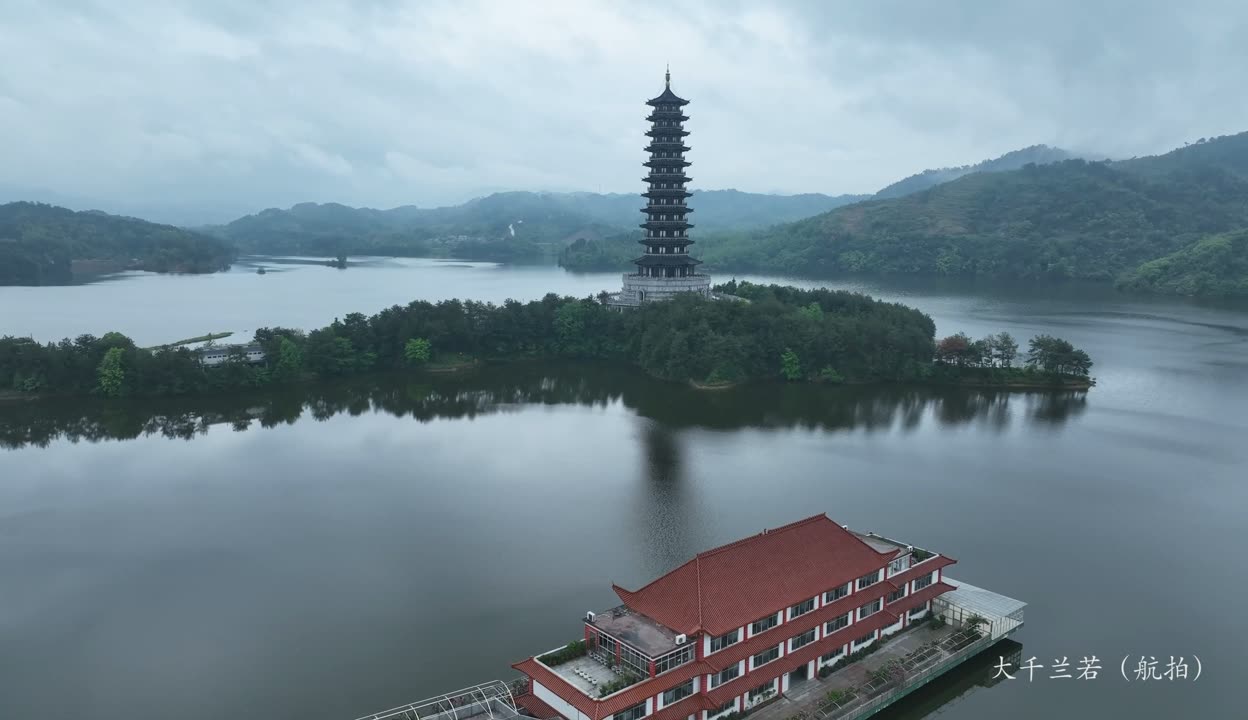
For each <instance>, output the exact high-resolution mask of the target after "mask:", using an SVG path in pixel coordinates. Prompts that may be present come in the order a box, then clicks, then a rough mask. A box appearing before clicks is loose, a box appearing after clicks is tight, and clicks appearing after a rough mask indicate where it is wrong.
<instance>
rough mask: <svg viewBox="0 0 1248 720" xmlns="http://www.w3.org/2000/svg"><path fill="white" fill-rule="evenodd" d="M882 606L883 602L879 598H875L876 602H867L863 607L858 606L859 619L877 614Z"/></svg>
mask: <svg viewBox="0 0 1248 720" xmlns="http://www.w3.org/2000/svg"><path fill="white" fill-rule="evenodd" d="M881 606H882V603H881V602H880V600H879V599H878V598H877V599H876V600H875V602H870V603H867V604H866V605H863V606H862V607H860V608H858V619H859V620H861V619H863V618H865V617H868V616H871V615H874V614H876V613H877V612H879V611H880V607H881Z"/></svg>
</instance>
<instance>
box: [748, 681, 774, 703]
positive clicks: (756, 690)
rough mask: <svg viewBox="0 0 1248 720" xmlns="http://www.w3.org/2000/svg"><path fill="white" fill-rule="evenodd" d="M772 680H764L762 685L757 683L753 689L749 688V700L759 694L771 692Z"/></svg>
mask: <svg viewBox="0 0 1248 720" xmlns="http://www.w3.org/2000/svg"><path fill="white" fill-rule="evenodd" d="M774 682H775V681H774V680H773V681H770V682H765V683H763V684H762V685H759V686H758V687H756V688H754V689H753V690H751V691H750V699H751V700H753V699H754V698H756V697H758V696H759V695H763V694H766V693H769V692H771V686H772V684H773V683H774Z"/></svg>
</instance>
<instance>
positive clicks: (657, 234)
mask: <svg viewBox="0 0 1248 720" xmlns="http://www.w3.org/2000/svg"><path fill="white" fill-rule="evenodd" d="M668 233H671V234H670V235H669V234H668ZM665 237H673V238H683V237H688V235H686V234H685V231H684V230H651V231H650V234H649V235H647V236H646V239H647V240H653V239H655V238H665Z"/></svg>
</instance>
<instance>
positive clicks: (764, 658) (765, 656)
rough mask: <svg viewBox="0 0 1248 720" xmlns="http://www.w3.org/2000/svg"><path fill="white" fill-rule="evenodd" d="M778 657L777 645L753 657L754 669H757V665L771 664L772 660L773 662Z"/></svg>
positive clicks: (778, 647)
mask: <svg viewBox="0 0 1248 720" xmlns="http://www.w3.org/2000/svg"><path fill="white" fill-rule="evenodd" d="M778 657H780V646H779V645H777V646H775V647H771V648H767V649H766V650H764V651H762V652H760V653H759V654H757V655H755V656H754V667H758V666H759V665H766V664H767V663H769V662H771V661H772V660H775V659H776V658H778Z"/></svg>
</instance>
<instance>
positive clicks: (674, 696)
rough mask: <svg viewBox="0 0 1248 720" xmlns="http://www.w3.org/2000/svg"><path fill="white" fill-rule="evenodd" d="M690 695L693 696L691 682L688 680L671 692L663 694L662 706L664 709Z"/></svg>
mask: <svg viewBox="0 0 1248 720" xmlns="http://www.w3.org/2000/svg"><path fill="white" fill-rule="evenodd" d="M692 694H693V680H689V681H688V682H686V683H685V684H683V685H677V686H676V687H674V688H672V689H671V690H668V691H667V692H665V693H663V705H664V707H666V706H668V705H671V704H672V703H674V702H678V701H680V700H684V699H685V698H687V697H689V696H690V695H692Z"/></svg>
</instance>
